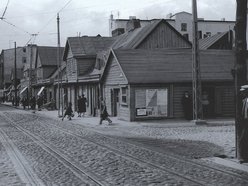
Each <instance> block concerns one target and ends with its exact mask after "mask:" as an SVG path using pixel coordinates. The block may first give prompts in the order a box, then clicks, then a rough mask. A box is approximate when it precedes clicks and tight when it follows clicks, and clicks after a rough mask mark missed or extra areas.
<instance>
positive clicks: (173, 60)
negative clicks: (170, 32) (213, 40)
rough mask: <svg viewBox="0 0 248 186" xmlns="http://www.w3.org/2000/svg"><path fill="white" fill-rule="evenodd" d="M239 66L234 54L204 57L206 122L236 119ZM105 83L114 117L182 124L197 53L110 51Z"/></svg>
mask: <svg viewBox="0 0 248 186" xmlns="http://www.w3.org/2000/svg"><path fill="white" fill-rule="evenodd" d="M234 60H235V55H234V52H233V51H232V50H203V51H200V62H201V78H202V90H203V92H204V93H206V95H207V97H208V100H209V103H210V104H209V105H208V106H207V108H205V113H204V116H205V117H208V118H214V117H231V116H234V87H233V86H234V82H233V77H232V73H231V70H232V69H233V67H234ZM101 81H102V87H103V94H104V97H105V98H106V103H107V108H108V111H109V113H110V114H111V115H112V116H117V117H118V118H120V119H124V120H129V121H135V120H141V119H154V118H182V117H183V115H184V113H183V109H182V103H181V99H182V97H183V94H184V92H185V91H188V92H190V93H192V51H191V49H157V50H138V49H137V50H111V52H110V55H109V57H108V61H107V65H106V68H105V70H104V72H103V76H102V79H101Z"/></svg>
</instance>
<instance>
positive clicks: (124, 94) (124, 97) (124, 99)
mask: <svg viewBox="0 0 248 186" xmlns="http://www.w3.org/2000/svg"><path fill="white" fill-rule="evenodd" d="M121 103H124V104H127V87H121Z"/></svg>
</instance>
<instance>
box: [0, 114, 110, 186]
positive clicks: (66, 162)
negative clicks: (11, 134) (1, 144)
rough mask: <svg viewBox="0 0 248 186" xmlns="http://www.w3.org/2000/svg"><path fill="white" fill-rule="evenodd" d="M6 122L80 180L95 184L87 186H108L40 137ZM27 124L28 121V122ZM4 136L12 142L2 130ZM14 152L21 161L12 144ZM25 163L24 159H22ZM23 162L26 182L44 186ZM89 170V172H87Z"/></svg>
mask: <svg viewBox="0 0 248 186" xmlns="http://www.w3.org/2000/svg"><path fill="white" fill-rule="evenodd" d="M5 119H6V120H8V121H9V123H10V124H11V125H12V126H14V127H15V128H16V129H18V130H19V131H21V132H22V133H24V134H25V135H27V136H28V137H29V138H31V139H32V140H33V141H35V143H37V144H38V145H39V146H41V147H42V148H43V149H44V150H45V151H46V152H48V153H49V154H50V155H52V156H53V157H55V158H57V159H58V160H59V161H60V162H61V163H63V164H64V165H65V166H66V167H67V168H69V169H70V170H71V171H72V172H73V173H74V174H75V175H76V176H77V177H78V178H81V179H82V175H85V176H86V177H87V178H89V179H90V180H91V181H92V182H93V183H95V184H87V185H99V186H106V185H107V183H106V182H105V181H104V179H103V178H101V177H100V176H99V175H97V176H96V175H93V174H92V173H89V172H90V171H89V170H87V168H86V167H84V170H83V169H82V168H79V167H78V166H77V165H76V164H74V163H71V161H70V160H69V159H68V158H67V157H65V156H64V155H61V153H60V152H58V151H57V150H55V149H54V148H52V147H51V146H49V145H47V144H46V143H45V142H44V141H43V140H41V139H39V138H38V137H35V136H34V135H33V134H31V133H30V132H28V131H27V130H25V129H23V128H21V127H19V126H17V125H16V124H15V123H14V122H13V121H11V119H10V118H5ZM21 122H22V121H19V122H18V123H21ZM26 122H27V121H26ZM3 136H4V138H5V141H10V140H8V137H7V135H6V134H4V132H3V131H1V130H0V138H2V137H3ZM11 147H12V150H13V152H15V157H16V158H17V159H20V158H19V157H20V156H21V155H20V154H19V153H18V152H17V151H16V150H14V144H11ZM22 161H23V158H22ZM22 161H21V160H19V163H20V165H22V167H23V170H24V172H25V175H27V176H26V180H28V181H27V183H30V184H31V185H44V184H41V182H40V180H38V179H34V177H37V176H33V175H34V173H33V171H32V170H30V168H27V167H26V166H25V165H24V164H23V163H22ZM85 170H87V171H85ZM99 180H101V181H99Z"/></svg>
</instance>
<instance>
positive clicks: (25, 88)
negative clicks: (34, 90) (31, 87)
mask: <svg viewBox="0 0 248 186" xmlns="http://www.w3.org/2000/svg"><path fill="white" fill-rule="evenodd" d="M27 88H28V87H24V88H23V89H22V91H21V92H20V94H22V93H23V92H24V91H25V90H27Z"/></svg>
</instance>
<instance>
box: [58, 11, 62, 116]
mask: <svg viewBox="0 0 248 186" xmlns="http://www.w3.org/2000/svg"><path fill="white" fill-rule="evenodd" d="M59 22H60V19H59V13H58V14H57V32H58V33H57V36H58V46H57V68H58V76H57V77H58V80H57V87H58V117H63V108H62V107H61V102H62V101H61V100H62V99H61V98H62V95H61V86H62V83H61V80H62V75H61V64H60V63H61V61H60V27H59ZM60 110H61V111H62V114H60Z"/></svg>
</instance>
